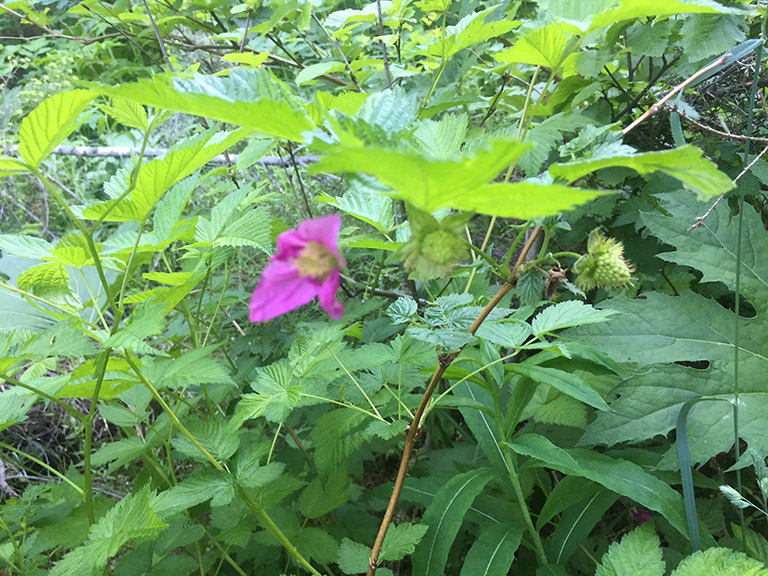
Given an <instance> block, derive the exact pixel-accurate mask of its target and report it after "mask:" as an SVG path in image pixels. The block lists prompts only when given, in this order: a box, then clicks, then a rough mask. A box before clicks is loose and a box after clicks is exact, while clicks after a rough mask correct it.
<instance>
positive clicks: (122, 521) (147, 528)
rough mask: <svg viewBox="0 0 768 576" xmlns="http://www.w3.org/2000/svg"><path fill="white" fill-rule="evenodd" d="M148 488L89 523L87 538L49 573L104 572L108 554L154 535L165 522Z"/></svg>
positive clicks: (80, 574)
mask: <svg viewBox="0 0 768 576" xmlns="http://www.w3.org/2000/svg"><path fill="white" fill-rule="evenodd" d="M151 500H152V496H151V494H150V492H149V488H148V487H147V488H143V489H141V491H139V492H138V493H136V494H131V495H129V496H127V497H126V498H123V499H122V500H120V501H119V502H118V503H117V504H115V505H114V506H113V507H112V508H111V509H110V510H109V512H107V513H106V514H105V515H104V517H103V518H101V519H100V520H98V521H97V522H96V524H94V525H93V526H91V529H90V532H89V533H88V540H87V541H86V542H85V544H83V545H82V546H80V547H78V548H75V549H74V550H72V551H71V552H69V553H68V554H66V555H65V556H64V557H63V558H62V559H61V560H60V561H59V562H58V563H57V564H56V565H55V566H54V567H53V569H52V570H51V572H50V573H51V575H52V576H90V575H96V574H101V573H103V571H104V569H105V568H106V566H107V562H108V561H109V559H110V558H112V557H113V556H115V555H116V554H117V553H118V552H119V551H120V549H121V548H122V547H123V546H124V545H125V544H126V543H127V542H129V541H130V540H134V539H139V538H153V537H155V536H157V535H158V534H159V533H160V532H161V531H162V530H163V529H164V528H165V527H166V526H167V524H165V523H164V522H163V521H162V520H160V518H159V517H158V516H157V514H155V511H154V510H153V509H152V504H151Z"/></svg>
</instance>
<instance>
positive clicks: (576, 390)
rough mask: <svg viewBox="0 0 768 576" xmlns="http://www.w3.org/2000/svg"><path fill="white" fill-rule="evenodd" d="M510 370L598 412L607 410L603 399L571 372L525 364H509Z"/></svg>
mask: <svg viewBox="0 0 768 576" xmlns="http://www.w3.org/2000/svg"><path fill="white" fill-rule="evenodd" d="M509 367H510V370H512V371H513V372H516V373H518V374H521V375H522V376H525V377H526V378H530V379H531V380H533V381H534V382H538V383H539V384H547V385H549V386H552V387H553V388H556V389H557V390H559V391H560V392H562V393H563V394H567V395H568V396H570V397H572V398H575V399H576V400H579V401H580V402H584V404H588V405H589V406H593V407H594V408H597V409H598V410H608V404H606V403H605V400H603V397H602V396H600V394H598V393H597V392H595V390H594V389H593V388H592V387H591V386H590V385H589V384H587V383H586V382H584V380H582V379H581V378H579V377H578V376H577V375H576V374H573V373H571V372H564V371H563V370H556V369H555V368H547V367H545V366H532V365H529V364H525V363H520V364H509Z"/></svg>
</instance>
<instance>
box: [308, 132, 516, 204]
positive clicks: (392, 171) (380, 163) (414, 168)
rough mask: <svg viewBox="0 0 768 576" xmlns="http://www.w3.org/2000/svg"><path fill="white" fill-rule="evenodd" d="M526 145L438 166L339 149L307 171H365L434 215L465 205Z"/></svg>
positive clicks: (398, 155) (503, 145) (508, 144)
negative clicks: (461, 203)
mask: <svg viewBox="0 0 768 576" xmlns="http://www.w3.org/2000/svg"><path fill="white" fill-rule="evenodd" d="M527 149H528V145H527V144H522V143H520V142H515V141H502V140H496V141H494V142H492V143H491V144H490V145H489V147H488V148H486V149H484V150H479V151H477V152H473V153H467V154H463V155H461V156H460V157H458V158H456V159H451V160H443V161H437V160H433V159H430V158H428V157H420V156H419V155H417V154H414V153H413V152H410V151H395V150H387V149H383V148H352V147H349V146H337V147H335V148H333V149H332V150H331V152H330V153H329V154H327V155H326V156H325V157H323V158H322V159H321V160H320V161H319V162H318V163H317V164H315V165H314V166H312V167H311V168H310V171H311V172H315V173H317V172H330V173H341V172H363V173H366V174H371V175H372V176H375V177H376V178H377V179H378V180H379V181H380V182H381V183H382V184H385V185H386V186H389V187H390V188H392V189H393V190H394V194H395V195H396V196H397V197H398V198H401V199H403V200H406V201H408V202H410V203H411V204H413V205H415V206H416V207H417V208H420V209H422V210H424V211H427V212H433V211H434V210H437V209H438V208H444V207H456V208H459V207H460V206H455V204H456V203H457V202H461V201H462V199H463V200H464V201H465V202H467V201H468V200H467V198H469V197H471V196H472V195H473V194H474V193H475V191H476V190H477V189H478V188H479V187H481V186H482V185H484V184H486V183H487V182H489V181H491V180H493V179H494V178H496V176H498V175H499V173H500V172H501V171H502V170H504V169H505V168H506V167H507V166H509V165H510V164H514V163H515V162H517V160H518V159H519V158H520V156H521V155H522V154H523V152H525V150H527Z"/></svg>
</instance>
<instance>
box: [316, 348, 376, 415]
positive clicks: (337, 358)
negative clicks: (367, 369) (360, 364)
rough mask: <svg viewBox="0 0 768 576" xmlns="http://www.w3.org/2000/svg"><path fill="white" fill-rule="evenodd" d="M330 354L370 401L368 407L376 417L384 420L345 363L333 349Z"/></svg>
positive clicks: (329, 349)
mask: <svg viewBox="0 0 768 576" xmlns="http://www.w3.org/2000/svg"><path fill="white" fill-rule="evenodd" d="M328 352H330V353H331V356H333V357H334V358H335V359H336V362H337V363H338V364H339V366H341V369H342V370H344V373H345V374H346V375H347V376H348V377H349V379H350V380H352V382H354V384H355V386H357V389H358V390H360V393H361V394H362V395H363V396H364V397H365V399H366V400H367V401H368V405H369V406H370V407H371V408H372V409H373V411H374V412H375V413H376V416H378V417H379V419H380V420H383V419H384V418H382V416H381V414H380V413H379V411H378V409H377V408H376V405H375V404H374V403H373V401H372V400H371V399H370V397H369V396H368V394H366V392H365V390H363V387H362V386H360V383H359V382H358V381H357V380H355V377H354V376H352V374H350V373H349V370H347V367H346V366H344V363H343V362H342V361H341V360H339V357H338V356H336V354H335V353H334V351H333V350H332V349H331V348H328Z"/></svg>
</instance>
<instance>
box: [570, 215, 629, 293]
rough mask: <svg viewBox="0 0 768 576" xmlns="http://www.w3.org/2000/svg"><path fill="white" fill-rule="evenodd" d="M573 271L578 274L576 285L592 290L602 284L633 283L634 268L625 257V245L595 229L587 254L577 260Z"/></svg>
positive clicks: (609, 286) (622, 286)
mask: <svg viewBox="0 0 768 576" xmlns="http://www.w3.org/2000/svg"><path fill="white" fill-rule="evenodd" d="M573 271H574V272H576V273H577V274H578V277H577V278H576V286H578V287H579V288H581V289H582V290H592V289H593V288H598V287H600V286H603V287H607V288H624V287H626V286H628V285H629V284H631V281H632V272H633V271H634V268H633V267H632V265H631V264H630V263H629V262H627V260H625V259H624V246H623V245H622V243H621V242H619V241H617V240H614V239H613V238H606V237H605V236H603V235H602V234H601V233H600V231H599V230H593V231H592V232H591V233H590V235H589V241H588V242H587V254H585V255H584V256H582V257H581V258H579V259H578V260H577V261H576V264H574V266H573Z"/></svg>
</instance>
